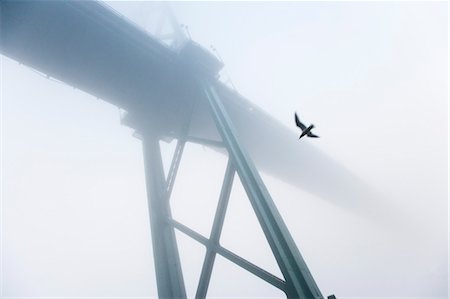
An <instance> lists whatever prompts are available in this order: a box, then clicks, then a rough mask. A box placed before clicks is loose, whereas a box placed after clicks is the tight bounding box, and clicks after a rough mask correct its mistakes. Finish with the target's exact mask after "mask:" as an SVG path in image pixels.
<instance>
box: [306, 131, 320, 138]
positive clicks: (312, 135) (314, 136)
mask: <svg viewBox="0 0 450 299" xmlns="http://www.w3.org/2000/svg"><path fill="white" fill-rule="evenodd" d="M306 135H308V137H313V138H319V136H317V135H315V134H313V133H311V132H308V134H306Z"/></svg>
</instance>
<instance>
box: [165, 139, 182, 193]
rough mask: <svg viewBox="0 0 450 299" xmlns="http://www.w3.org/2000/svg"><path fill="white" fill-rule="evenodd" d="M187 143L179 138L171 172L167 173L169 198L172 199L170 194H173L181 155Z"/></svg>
mask: <svg viewBox="0 0 450 299" xmlns="http://www.w3.org/2000/svg"><path fill="white" fill-rule="evenodd" d="M185 145H186V141H185V140H183V139H178V141H177V146H176V148H175V152H174V153H173V158H172V163H171V164H170V169H169V173H168V174H167V180H166V192H167V200H170V196H171V195H172V190H173V186H174V184H175V178H176V176H177V173H178V168H179V167H180V163H181V156H182V155H183V150H184V146H185Z"/></svg>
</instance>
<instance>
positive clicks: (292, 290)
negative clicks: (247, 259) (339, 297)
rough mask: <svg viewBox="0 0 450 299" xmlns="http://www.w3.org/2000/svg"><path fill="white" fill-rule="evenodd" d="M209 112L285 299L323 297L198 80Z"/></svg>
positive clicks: (217, 104)
mask: <svg viewBox="0 0 450 299" xmlns="http://www.w3.org/2000/svg"><path fill="white" fill-rule="evenodd" d="M198 82H199V84H200V88H201V89H202V91H203V93H204V95H205V97H206V100H207V102H208V104H209V107H210V110H211V115H212V117H213V119H214V122H215V124H216V126H217V129H218V131H219V133H220V135H221V137H222V140H223V142H224V143H225V145H226V147H227V149H228V153H229V155H230V158H231V159H232V160H233V162H234V165H235V167H236V170H237V173H238V175H239V177H240V179H241V182H242V185H243V186H244V189H245V191H246V193H247V195H248V197H249V199H250V202H251V204H252V207H253V210H254V211H255V213H256V216H257V218H258V221H259V223H260V225H261V227H262V229H263V231H264V234H265V236H266V238H267V241H268V243H269V245H270V247H271V249H272V252H273V254H274V256H275V259H276V260H277V263H278V266H279V267H280V270H281V272H282V273H283V276H284V278H285V280H286V285H287V289H286V295H287V296H288V298H308V299H309V298H311V299H319V298H323V296H322V294H321V292H320V290H319V288H318V287H317V285H316V282H315V281H314V278H313V277H312V275H311V273H310V272H309V269H308V267H307V265H306V263H305V261H304V260H303V258H302V256H301V254H300V252H299V250H298V248H297V246H296V245H295V242H294V240H293V239H292V236H291V234H290V233H289V230H288V228H287V227H286V224H285V223H284V221H283V219H282V218H281V215H280V214H279V212H278V210H277V208H276V207H275V204H274V203H273V201H272V198H271V197H270V195H269V192H268V191H267V189H266V186H265V185H264V183H263V181H262V179H261V177H260V176H259V173H258V172H257V170H256V168H255V166H254V165H253V162H252V160H251V159H250V158H249V156H248V154H247V153H246V151H245V150H244V148H243V146H242V145H241V144H240V143H239V140H238V139H237V135H236V132H235V129H234V127H233V124H232V121H231V119H230V118H229V116H228V113H227V112H226V109H225V107H224V106H223V104H222V102H221V99H220V97H219V95H218V94H217V92H216V90H215V87H214V85H213V83H212V82H209V81H207V80H199V81H198Z"/></svg>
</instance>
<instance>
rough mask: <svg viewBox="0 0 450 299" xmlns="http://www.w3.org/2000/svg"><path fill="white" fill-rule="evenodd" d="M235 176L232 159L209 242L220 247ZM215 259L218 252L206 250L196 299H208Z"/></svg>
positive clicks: (229, 162)
mask: <svg viewBox="0 0 450 299" xmlns="http://www.w3.org/2000/svg"><path fill="white" fill-rule="evenodd" d="M234 174H235V169H234V166H233V162H231V159H229V160H228V165H227V169H226V171H225V177H224V179H223V184H222V190H221V191H220V197H219V202H218V204H217V210H216V215H215V216H214V222H213V226H212V228H211V234H210V237H209V242H210V243H213V244H216V245H219V239H220V235H221V233H222V227H223V223H224V220H225V213H226V211H227V206H228V201H229V199H230V193H231V188H232V186H233V179H234ZM215 258H216V252H215V251H214V250H212V248H211V246H208V247H207V248H206V255H205V260H204V262H203V267H202V272H201V274H200V279H199V282H198V287H197V293H196V294H195V298H196V299H203V298H206V293H207V292H208V286H209V282H210V280H211V273H212V269H213V266H214V260H215Z"/></svg>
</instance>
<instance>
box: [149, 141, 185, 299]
mask: <svg viewBox="0 0 450 299" xmlns="http://www.w3.org/2000/svg"><path fill="white" fill-rule="evenodd" d="M143 150H144V165H145V182H146V187H147V197H148V210H149V216H150V226H151V233H152V245H153V259H154V263H155V272H156V282H157V288H158V296H159V298H164V299H169V298H170V299H172V298H173V299H175V298H186V290H185V286H184V280H183V274H182V271H181V263H180V257H179V254H178V248H177V242H176V238H175V231H174V229H173V227H172V226H170V225H168V222H167V219H171V218H172V215H171V211H170V205H169V201H168V197H167V192H166V189H165V187H166V181H165V178H164V169H163V162H162V157H161V148H160V145H159V140H158V138H157V137H156V136H153V135H145V136H144V138H143Z"/></svg>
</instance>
